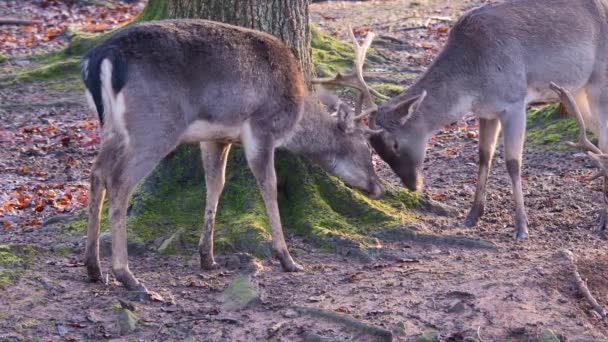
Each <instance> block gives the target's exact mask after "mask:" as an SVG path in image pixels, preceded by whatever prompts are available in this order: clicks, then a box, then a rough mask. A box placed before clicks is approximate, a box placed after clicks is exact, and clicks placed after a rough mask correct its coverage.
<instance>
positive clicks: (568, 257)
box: [561, 249, 606, 318]
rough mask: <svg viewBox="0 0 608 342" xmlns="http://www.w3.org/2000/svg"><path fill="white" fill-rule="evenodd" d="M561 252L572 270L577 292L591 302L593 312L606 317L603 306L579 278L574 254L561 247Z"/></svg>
mask: <svg viewBox="0 0 608 342" xmlns="http://www.w3.org/2000/svg"><path fill="white" fill-rule="evenodd" d="M561 253H562V255H563V256H564V258H566V260H567V261H568V263H569V266H570V271H571V272H572V276H573V277H574V282H575V284H576V287H577V288H578V290H579V292H580V293H582V294H583V296H584V297H585V299H587V302H589V304H591V306H592V307H593V310H595V312H596V313H597V314H598V315H599V316H600V317H601V318H606V310H604V308H603V307H602V306H601V305H600V304H599V303H598V302H597V300H595V298H594V297H593V295H591V292H590V291H589V288H587V284H585V281H584V280H583V279H582V278H581V275H580V274H579V273H578V270H577V267H576V263H575V260H574V254H573V253H572V252H571V251H569V250H567V249H563V250H562V251H561Z"/></svg>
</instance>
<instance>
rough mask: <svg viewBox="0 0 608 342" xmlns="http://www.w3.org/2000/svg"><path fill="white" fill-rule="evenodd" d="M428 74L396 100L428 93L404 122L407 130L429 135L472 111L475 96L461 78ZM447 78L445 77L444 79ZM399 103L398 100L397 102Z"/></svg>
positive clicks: (434, 73)
mask: <svg viewBox="0 0 608 342" xmlns="http://www.w3.org/2000/svg"><path fill="white" fill-rule="evenodd" d="M441 73H442V72H441V71H438V70H429V72H427V74H425V75H424V76H423V77H422V78H421V79H420V80H419V81H418V82H416V84H414V85H413V86H411V87H410V88H409V89H408V90H407V91H406V92H405V93H403V94H402V95H400V96H399V98H400V99H401V100H404V99H408V98H412V97H414V96H418V95H420V94H421V93H422V92H423V91H426V92H427V97H426V99H425V100H424V101H423V103H422V104H421V106H420V108H419V110H418V111H417V113H415V114H414V115H413V116H412V117H411V118H410V119H409V120H408V121H407V122H406V124H405V125H406V126H409V127H412V128H413V129H415V130H422V131H425V132H427V133H428V134H432V133H434V132H435V131H437V130H439V129H441V128H442V127H444V126H445V125H448V124H450V123H453V122H455V121H458V120H459V119H461V118H462V117H464V116H465V115H466V114H468V113H470V112H471V111H472V109H473V104H474V102H475V98H476V95H475V94H476V92H475V91H474V90H473V89H472V88H471V87H469V86H468V85H467V84H466V83H465V81H464V80H463V78H459V77H449V72H446V73H444V74H443V76H442V75H437V76H436V74H441ZM446 76H447V77H446ZM398 101H399V100H398Z"/></svg>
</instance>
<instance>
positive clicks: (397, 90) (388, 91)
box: [370, 83, 405, 101]
mask: <svg viewBox="0 0 608 342" xmlns="http://www.w3.org/2000/svg"><path fill="white" fill-rule="evenodd" d="M370 86H371V87H372V88H374V89H376V90H377V91H378V92H379V93H380V94H382V95H385V96H388V97H395V96H397V95H399V94H401V93H403V92H404V91H405V87H404V86H401V85H398V84H393V83H384V84H370ZM381 101H384V100H381Z"/></svg>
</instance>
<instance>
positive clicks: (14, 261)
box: [0, 245, 37, 289]
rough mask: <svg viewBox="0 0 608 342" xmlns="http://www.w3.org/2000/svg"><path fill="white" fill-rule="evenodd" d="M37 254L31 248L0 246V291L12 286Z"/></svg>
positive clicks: (24, 246)
mask: <svg viewBox="0 0 608 342" xmlns="http://www.w3.org/2000/svg"><path fill="white" fill-rule="evenodd" d="M36 254H37V251H36V250H35V249H34V248H32V247H30V246H26V245H16V246H8V245H0V289H2V288H6V287H8V286H10V285H12V284H13V283H14V282H15V280H16V279H17V278H18V277H19V276H20V275H22V274H23V272H25V267H26V266H27V264H29V263H30V262H32V260H33V257H34V256H35V255H36Z"/></svg>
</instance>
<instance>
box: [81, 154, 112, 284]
mask: <svg viewBox="0 0 608 342" xmlns="http://www.w3.org/2000/svg"><path fill="white" fill-rule="evenodd" d="M104 158H107V153H104V150H103V146H102V150H101V152H100V153H99V156H98V157H97V159H96V160H95V162H94V163H93V169H92V170H91V188H90V191H89V209H88V212H89V221H88V224H87V247H86V251H85V256H84V263H85V265H86V266H87V273H88V274H89V280H91V281H93V282H96V281H101V279H102V276H101V266H100V263H99V225H100V220H101V208H102V207H103V199H104V197H105V194H106V188H105V184H104V178H103V169H102V168H101V166H100V164H101V163H102V161H103V160H104Z"/></svg>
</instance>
